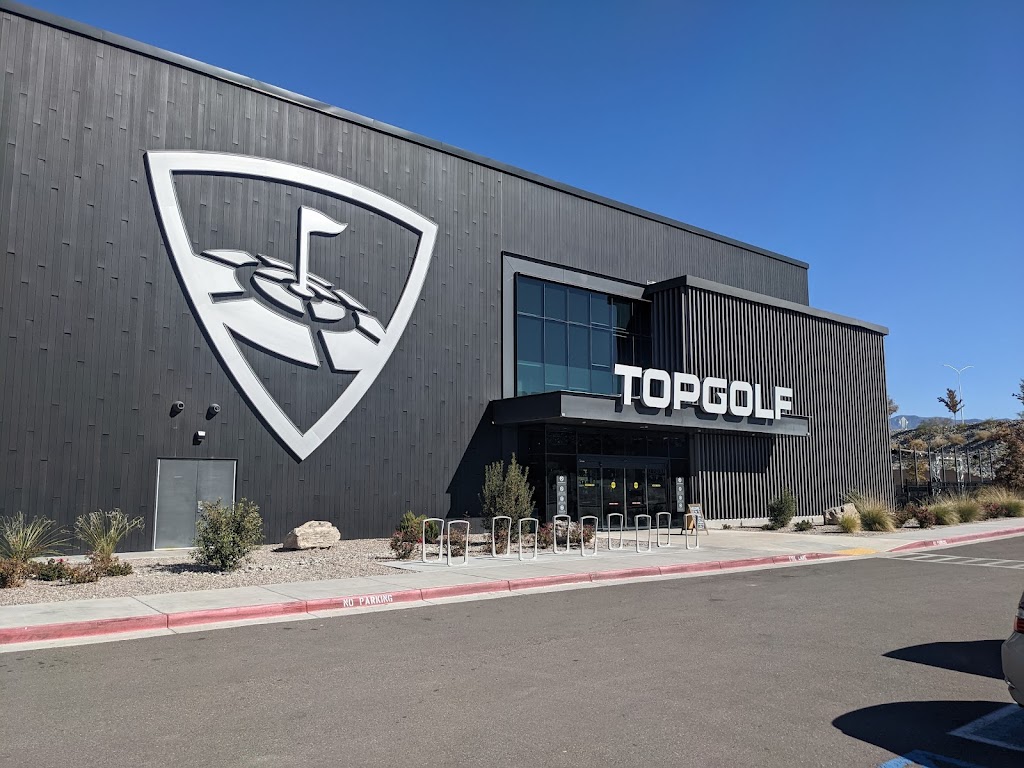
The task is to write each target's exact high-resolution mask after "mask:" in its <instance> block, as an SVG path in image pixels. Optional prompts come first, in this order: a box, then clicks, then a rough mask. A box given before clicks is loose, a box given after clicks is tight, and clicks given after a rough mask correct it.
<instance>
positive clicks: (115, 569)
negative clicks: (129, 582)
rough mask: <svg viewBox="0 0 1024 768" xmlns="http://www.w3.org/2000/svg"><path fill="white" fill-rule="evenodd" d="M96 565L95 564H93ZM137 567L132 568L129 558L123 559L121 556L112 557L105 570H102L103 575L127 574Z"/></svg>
mask: <svg viewBox="0 0 1024 768" xmlns="http://www.w3.org/2000/svg"><path fill="white" fill-rule="evenodd" d="M93 567H95V565H94V566H93ZM134 570H135V569H134V568H132V564H131V563H129V562H128V561H127V560H122V559H121V558H119V557H112V558H111V559H110V562H108V563H107V564H106V565H105V566H104V567H103V570H102V571H101V572H100V575H101V576H127V575H128V574H130V573H131V572H132V571H134Z"/></svg>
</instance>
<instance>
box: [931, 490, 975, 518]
mask: <svg viewBox="0 0 1024 768" xmlns="http://www.w3.org/2000/svg"><path fill="white" fill-rule="evenodd" d="M940 503H941V504H947V505H949V506H950V507H951V508H952V510H953V512H954V513H955V514H956V516H957V519H958V520H959V521H960V522H961V523H973V522H974V521H975V520H979V519H980V518H981V517H982V514H983V512H984V510H983V509H982V506H981V504H980V503H979V502H978V500H977V499H975V498H974V497H972V496H971V495H970V494H967V493H948V494H945V495H944V496H942V497H941V499H940Z"/></svg>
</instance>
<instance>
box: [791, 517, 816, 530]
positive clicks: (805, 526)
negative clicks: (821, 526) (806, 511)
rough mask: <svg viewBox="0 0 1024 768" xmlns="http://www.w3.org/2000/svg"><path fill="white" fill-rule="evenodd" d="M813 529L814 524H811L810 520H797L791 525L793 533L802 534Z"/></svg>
mask: <svg viewBox="0 0 1024 768" xmlns="http://www.w3.org/2000/svg"><path fill="white" fill-rule="evenodd" d="M813 528H814V523H812V522H811V521H810V520H799V521H797V523H796V524H794V525H793V530H794V531H801V532H803V531H810V530H812V529H813Z"/></svg>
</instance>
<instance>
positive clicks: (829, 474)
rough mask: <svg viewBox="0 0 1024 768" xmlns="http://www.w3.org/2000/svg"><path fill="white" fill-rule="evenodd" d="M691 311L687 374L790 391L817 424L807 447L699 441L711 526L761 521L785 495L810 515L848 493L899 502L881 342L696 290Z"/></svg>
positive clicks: (757, 439)
mask: <svg viewBox="0 0 1024 768" xmlns="http://www.w3.org/2000/svg"><path fill="white" fill-rule="evenodd" d="M666 293H668V291H666ZM654 303H655V306H657V304H658V298H655V299H654ZM685 304H686V307H687V312H686V314H685V317H683V318H681V324H686V325H687V326H688V327H689V328H690V335H689V346H688V348H687V349H686V350H685V352H684V356H685V358H686V362H687V364H686V365H685V366H683V367H682V368H681V370H687V371H690V372H692V373H695V374H696V375H697V376H700V377H701V378H704V377H707V376H720V377H722V378H725V379H728V380H730V381H732V380H742V381H749V382H758V383H761V384H763V385H764V386H765V387H773V386H776V385H778V386H788V387H791V388H792V389H793V391H794V397H793V411H794V413H797V414H801V415H806V416H809V417H810V418H811V435H810V437H809V438H798V437H761V436H740V435H720V434H715V433H711V432H703V433H700V434H698V435H696V436H695V437H694V440H693V445H694V461H693V472H694V489H695V494H696V495H697V496H698V498H699V500H700V501H702V502H703V503H704V505H705V508H706V509H707V511H708V513H709V515H710V516H711V517H714V518H720V519H734V518H740V517H759V516H764V514H766V510H765V507H766V504H767V502H768V501H769V500H770V499H772V498H774V497H776V496H778V494H779V493H781V491H782V489H783V488H787V487H788V488H790V489H792V490H793V492H794V494H795V495H796V497H797V504H798V509H799V514H804V515H817V514H821V513H822V512H823V511H824V510H825V509H826V508H827V507H831V506H835V505H836V504H839V503H841V502H842V500H843V498H844V496H845V495H846V493H847V492H848V491H850V490H859V491H864V492H868V493H871V494H874V495H877V496H879V497H881V498H883V499H885V500H887V501H889V502H892V501H893V485H892V477H891V475H892V472H891V468H890V464H889V434H888V427H887V419H886V388H885V361H884V357H883V340H884V336H883V335H882V334H880V333H877V332H875V331H871V330H868V329H865V328H861V327H857V326H854V325H848V324H843V323H841V322H837V321H832V320H826V319H822V318H818V317H814V316H811V315H808V314H803V313H800V312H797V311H792V310H787V309H782V308H778V307H773V306H768V305H765V304H758V303H755V302H752V301H746V300H743V299H739V298H735V297H732V296H727V295H723V294H720V293H716V292H714V291H710V290H701V289H696V288H689V289H688V290H687V293H686V298H685Z"/></svg>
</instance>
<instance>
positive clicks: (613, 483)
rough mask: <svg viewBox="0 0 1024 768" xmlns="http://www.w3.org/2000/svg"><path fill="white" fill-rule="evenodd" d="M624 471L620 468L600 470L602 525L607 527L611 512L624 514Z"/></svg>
mask: <svg viewBox="0 0 1024 768" xmlns="http://www.w3.org/2000/svg"><path fill="white" fill-rule="evenodd" d="M624 484H625V470H623V468H622V467H603V468H602V469H601V494H602V497H603V499H604V520H603V522H604V524H605V527H607V526H608V515H609V514H610V513H612V512H621V513H623V514H625V512H626V503H625V502H626V492H625V489H624V488H623V485H624Z"/></svg>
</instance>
